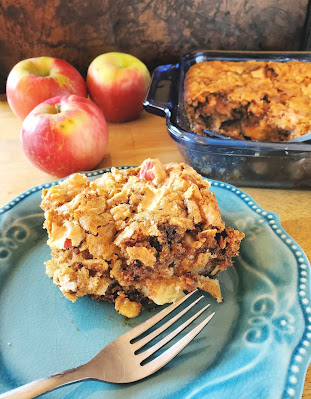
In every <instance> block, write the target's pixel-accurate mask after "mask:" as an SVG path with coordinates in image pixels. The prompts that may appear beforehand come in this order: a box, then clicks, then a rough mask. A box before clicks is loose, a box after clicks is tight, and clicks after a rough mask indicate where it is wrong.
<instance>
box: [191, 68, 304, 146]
mask: <svg viewBox="0 0 311 399" xmlns="http://www.w3.org/2000/svg"><path fill="white" fill-rule="evenodd" d="M185 104H186V111H187V114H188V118H189V120H190V123H191V126H192V129H193V130H195V131H196V132H197V133H199V134H202V135H204V129H206V130H210V131H213V132H215V133H221V134H224V135H227V136H230V137H233V138H238V139H245V140H259V141H288V140H291V139H294V138H297V137H300V136H302V135H304V134H306V133H308V132H310V131H311V118H310V112H311V63H310V62H300V61H290V62H283V63H282V62H273V61H205V62H200V63H197V64H195V65H193V66H192V67H191V68H190V69H189V71H188V72H187V75H186V79H185Z"/></svg>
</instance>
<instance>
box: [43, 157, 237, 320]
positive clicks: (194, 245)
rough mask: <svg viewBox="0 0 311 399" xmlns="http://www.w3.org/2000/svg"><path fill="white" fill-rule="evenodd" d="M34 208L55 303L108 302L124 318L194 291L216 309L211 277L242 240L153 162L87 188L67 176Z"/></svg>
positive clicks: (179, 178) (211, 200)
mask: <svg viewBox="0 0 311 399" xmlns="http://www.w3.org/2000/svg"><path fill="white" fill-rule="evenodd" d="M41 207H42V209H43V210H44V212H45V223H44V227H45V228H46V229H47V231H48V236H49V238H48V245H49V246H50V248H51V250H52V256H51V260H48V261H47V262H46V271H47V274H48V275H49V276H50V277H53V281H54V283H55V284H56V285H58V287H59V288H60V290H61V291H62V293H63V294H64V296H65V297H66V298H68V299H70V300H71V301H73V302H74V301H75V300H76V299H77V298H78V297H82V296H84V295H90V296H91V297H92V298H93V299H96V300H106V301H110V302H114V303H115V308H116V310H117V311H119V312H120V313H121V314H123V315H125V316H127V317H135V316H137V315H138V314H139V313H140V311H141V309H142V307H143V306H144V304H147V303H155V304H158V305H162V304H165V303H169V302H174V301H176V300H178V299H180V298H181V297H182V296H183V295H184V291H193V290H195V289H196V288H200V289H202V290H204V291H207V292H209V293H210V294H211V295H212V296H213V297H214V298H216V299H217V301H222V296H221V291H220V286H219V281H218V280H217V276H218V274H219V273H220V272H221V271H222V270H224V269H226V268H227V267H228V266H230V265H231V264H232V257H234V256H237V255H238V251H239V247H240V241H241V239H242V238H243V236H244V234H243V233H240V232H239V231H237V230H234V229H232V228H230V227H225V223H224V221H223V220H222V218H221V214H220V211H219V208H218V205H217V202H216V198H215V195H214V194H213V193H211V192H210V190H209V183H208V182H207V181H206V180H203V179H202V177H201V176H200V175H199V174H198V173H196V172H195V171H194V170H193V169H192V168H191V167H190V166H188V165H185V164H178V163H169V164H167V165H163V164H162V163H161V162H160V161H159V160H157V159H148V160H146V161H144V162H143V163H142V165H141V166H140V167H138V168H131V169H126V170H118V169H115V168H112V170H111V173H105V174H103V175H102V176H101V177H100V178H98V179H96V180H93V181H88V180H87V178H86V176H84V175H82V174H74V175H72V176H70V177H68V178H67V179H66V180H64V181H62V182H60V183H59V184H58V185H55V186H52V187H51V188H49V189H44V190H43V193H42V204H41Z"/></svg>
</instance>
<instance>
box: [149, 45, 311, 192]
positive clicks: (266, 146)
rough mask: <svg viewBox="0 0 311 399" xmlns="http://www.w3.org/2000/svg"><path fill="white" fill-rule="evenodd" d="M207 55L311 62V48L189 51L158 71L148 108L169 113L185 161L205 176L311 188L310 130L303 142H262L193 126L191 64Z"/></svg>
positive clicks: (171, 131) (240, 182) (239, 182)
mask: <svg viewBox="0 0 311 399" xmlns="http://www.w3.org/2000/svg"><path fill="white" fill-rule="evenodd" d="M208 60H227V61H247V60H263V61H278V62H286V61H291V60H297V61H304V62H310V61H311V52H287V53H281V52H243V51H236V52H232V51H230V52H229V51H208V50H206V51H198V52H193V53H189V54H186V55H185V56H183V57H182V58H181V59H180V61H179V63H177V64H174V65H173V64H169V65H161V66H159V67H158V68H156V69H155V70H154V73H153V76H152V81H151V84H150V87H149V91H148V93H147V95H146V98H145V100H144V108H145V110H146V111H147V112H150V113H152V114H155V115H159V116H163V117H165V118H166V125H167V129H168V132H169V134H170V136H171V137H172V138H173V139H174V140H175V141H176V143H177V146H178V148H179V150H180V152H181V153H182V155H183V157H184V159H185V161H186V162H187V163H189V164H190V165H191V166H193V167H194V168H195V169H196V170H197V171H198V172H199V173H200V174H202V175H203V176H206V177H208V178H210V179H215V180H221V181H224V182H228V183H232V184H234V185H237V186H248V187H273V188H311V138H310V134H309V133H308V134H307V135H304V137H302V138H301V139H300V140H301V141H300V142H299V141H298V142H260V141H244V140H236V139H223V138H214V137H206V136H199V135H197V134H195V133H193V132H192V131H191V129H190V126H189V122H188V118H187V115H186V111H185V107H184V80H185V75H186V73H187V71H188V69H189V68H190V66H191V65H193V64H195V63H198V62H202V61H208ZM310 117H311V115H310Z"/></svg>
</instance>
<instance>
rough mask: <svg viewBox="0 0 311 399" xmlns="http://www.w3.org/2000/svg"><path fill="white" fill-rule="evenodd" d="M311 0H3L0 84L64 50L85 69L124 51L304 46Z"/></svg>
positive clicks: (152, 60) (162, 55)
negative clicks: (27, 63)
mask: <svg viewBox="0 0 311 399" xmlns="http://www.w3.org/2000/svg"><path fill="white" fill-rule="evenodd" d="M307 4H308V0H295V1H292V0H252V1H249V0H231V1H229V0H218V1H214V0H165V1H150V0H132V1H122V0H89V1H82V0H70V1H67V0H50V1H44V0H36V1H23V0H15V1H14V2H12V0H0V92H1V91H2V92H3V91H4V89H5V81H6V78H7V75H8V73H9V71H10V70H11V68H12V67H13V66H14V65H15V64H16V63H17V62H18V61H20V60H22V59H25V58H30V57H37V56H42V55H50V56H54V57H58V58H63V59H65V60H66V61H68V62H70V63H72V64H73V65H74V66H75V67H76V68H78V69H79V71H80V72H81V73H82V74H83V75H84V76H85V74H86V70H87V68H88V65H89V64H90V62H91V61H92V60H93V59H94V58H95V57H96V56H97V55H99V54H102V53H104V52H107V51H122V52H127V53H130V54H133V55H135V56H137V57H138V58H140V59H141V60H142V61H144V62H145V63H146V64H147V65H148V67H149V68H150V69H153V68H154V66H158V65H161V64H165V63H171V62H176V61H177V59H178V58H179V57H180V56H182V55H183V54H185V53H187V52H189V51H195V50H198V49H202V48H204V49H219V50H281V51H282V50H299V49H300V45H301V42H302V35H303V26H304V21H305V18H306V12H307Z"/></svg>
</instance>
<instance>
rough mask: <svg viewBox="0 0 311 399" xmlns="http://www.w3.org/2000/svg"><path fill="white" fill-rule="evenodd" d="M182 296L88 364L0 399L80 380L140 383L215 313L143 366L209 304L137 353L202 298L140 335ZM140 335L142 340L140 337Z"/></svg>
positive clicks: (19, 397) (38, 392) (17, 398)
mask: <svg viewBox="0 0 311 399" xmlns="http://www.w3.org/2000/svg"><path fill="white" fill-rule="evenodd" d="M194 292H197V291H193V292H191V293H190V294H188V295H186V296H184V297H183V298H182V299H181V300H180V301H178V302H176V303H173V304H172V305H170V306H168V307H167V308H165V309H163V310H162V311H161V312H159V313H158V314H156V315H155V316H153V317H151V318H150V319H149V320H147V321H145V322H143V323H142V324H140V325H138V326H137V327H135V328H133V329H132V330H130V331H128V332H127V333H125V334H123V335H122V336H121V337H119V338H117V339H116V340H114V341H112V342H111V343H110V344H108V345H107V346H106V347H104V349H102V350H101V351H100V352H99V353H98V354H97V355H96V356H94V357H93V358H92V359H91V360H90V361H89V362H88V363H85V364H83V365H81V366H79V367H76V368H73V369H69V370H65V371H63V372H60V373H57V374H53V375H51V376H49V377H47V378H43V379H40V380H36V381H34V382H30V383H29V384H26V385H23V386H21V387H19V388H16V389H13V390H11V391H8V392H5V393H3V394H2V395H0V398H1V399H4V398H14V399H28V398H29V399H30V398H34V397H36V396H38V395H41V394H43V393H45V392H48V391H50V390H52V389H55V388H58V387H60V386H63V385H67V384H70V383H73V382H78V381H83V380H99V381H104V382H111V383H128V382H134V381H138V380H141V379H142V378H145V377H147V376H149V375H151V374H153V373H155V372H156V371H158V370H159V369H160V368H162V367H163V366H164V365H165V364H167V363H168V362H169V361H170V360H172V359H173V358H174V357H175V356H176V355H177V354H178V353H179V352H180V351H181V350H182V349H184V348H185V347H186V346H187V345H188V344H189V342H190V341H192V340H193V338H194V337H195V336H196V335H197V334H199V332H200V331H201V330H202V329H203V327H205V326H206V324H207V323H208V322H209V321H210V320H211V318H212V317H213V316H214V314H215V312H214V313H212V314H210V315H209V316H208V317H207V318H205V320H203V321H202V322H201V323H200V324H198V325H197V326H196V327H195V328H193V329H192V330H191V331H190V332H189V333H187V334H186V335H184V336H183V337H182V338H181V339H180V340H179V341H177V342H176V343H175V344H174V345H172V346H171V347H170V348H169V349H167V350H166V351H165V352H163V353H162V354H160V355H159V356H157V357H156V358H155V359H153V360H150V361H149V362H148V363H145V362H146V361H147V360H148V358H150V356H151V355H153V354H154V353H155V352H157V351H158V350H159V349H160V348H162V347H163V346H164V345H166V344H167V343H168V342H170V341H171V340H172V339H173V338H174V337H176V335H178V334H179V333H180V332H181V331H183V330H184V329H185V328H186V327H187V326H188V325H189V324H190V323H192V322H193V321H194V320H196V319H197V318H198V317H199V316H200V315H201V314H202V313H203V312H204V311H205V310H206V309H207V308H208V307H209V306H210V305H209V304H208V305H206V306H204V307H203V308H202V309H201V310H199V311H198V312H197V313H195V314H194V315H193V316H191V317H189V318H188V319H187V320H186V321H185V322H184V323H182V324H181V325H179V326H178V327H177V328H175V329H174V330H173V331H172V332H170V333H168V334H167V335H166V336H165V337H164V338H162V339H161V340H160V341H158V342H157V343H155V344H154V345H153V346H151V347H150V348H147V349H146V350H145V351H143V352H140V353H137V352H138V351H139V350H140V349H141V348H143V347H144V346H145V345H146V344H148V343H149V342H150V341H152V340H153V339H154V338H156V337H157V336H158V335H159V334H161V333H162V332H164V331H166V330H167V329H168V328H169V327H170V326H171V325H172V324H174V323H175V322H176V321H177V320H178V319H180V318H181V317H182V316H183V315H184V314H185V313H187V312H188V311H189V310H190V309H191V308H192V307H193V306H194V305H195V304H197V303H198V302H199V301H200V300H201V299H202V298H204V296H203V295H202V296H200V297H199V298H197V299H196V300H194V301H192V302H191V303H190V304H189V305H188V306H187V307H185V308H184V309H182V310H181V311H180V312H179V313H177V314H176V315H175V316H174V317H172V318H171V319H169V320H168V321H166V322H165V323H164V324H163V325H161V326H160V327H158V328H156V329H155V330H154V331H151V332H150V333H149V334H148V335H143V334H144V333H145V332H147V331H148V330H149V329H151V328H152V327H153V326H155V325H156V324H157V323H159V322H160V321H161V320H162V319H164V317H166V316H167V315H169V314H170V313H171V312H172V311H173V310H174V309H176V308H177V307H179V306H180V305H181V304H182V303H183V302H184V301H185V300H187V299H188V298H189V297H190V296H191V295H193V294H194ZM141 336H142V337H141Z"/></svg>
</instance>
